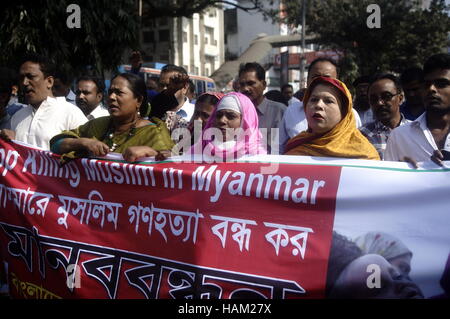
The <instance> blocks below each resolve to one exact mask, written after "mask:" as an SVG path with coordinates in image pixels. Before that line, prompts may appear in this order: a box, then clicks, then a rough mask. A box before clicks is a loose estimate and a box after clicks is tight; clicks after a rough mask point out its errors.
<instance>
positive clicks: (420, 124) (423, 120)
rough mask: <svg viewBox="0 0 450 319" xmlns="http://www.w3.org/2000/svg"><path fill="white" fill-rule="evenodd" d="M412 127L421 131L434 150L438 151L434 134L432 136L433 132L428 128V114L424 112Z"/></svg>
mask: <svg viewBox="0 0 450 319" xmlns="http://www.w3.org/2000/svg"><path fill="white" fill-rule="evenodd" d="M411 125H413V126H414V127H416V128H417V129H419V130H421V131H422V132H423V134H424V135H425V137H426V139H427V141H428V143H430V145H431V146H432V147H433V149H435V150H437V149H438V147H437V145H436V142H435V140H434V137H433V134H431V131H430V130H429V129H428V126H427V112H423V114H422V115H420V116H419V117H418V118H417V119H416V120H415V121H413V122H412V124H411ZM449 136H450V134H449ZM449 136H447V139H448V138H449Z"/></svg>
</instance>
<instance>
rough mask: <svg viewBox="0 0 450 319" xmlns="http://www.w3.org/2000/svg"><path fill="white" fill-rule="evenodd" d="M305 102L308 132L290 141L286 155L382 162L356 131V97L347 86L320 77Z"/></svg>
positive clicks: (310, 88)
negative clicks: (354, 99)
mask: <svg viewBox="0 0 450 319" xmlns="http://www.w3.org/2000/svg"><path fill="white" fill-rule="evenodd" d="M303 103H304V105H305V114H306V119H307V120H308V130H307V131H304V132H301V133H300V134H298V135H297V136H295V137H293V138H291V139H290V140H289V141H288V143H287V145H286V152H285V155H307V156H323V157H344V158H356V159H369V160H380V157H379V155H378V152H377V151H376V149H375V148H374V147H373V146H372V144H371V143H370V142H369V141H368V140H367V139H366V138H365V137H364V136H363V135H362V134H361V133H360V131H359V130H358V129H357V128H356V125H355V119H354V115H353V112H351V110H352V96H351V94H350V92H349V91H348V89H347V87H346V86H345V84H344V83H342V82H341V81H339V80H336V79H332V78H328V77H317V78H316V79H314V80H313V81H312V82H311V84H310V85H309V87H308V89H307V91H306V93H305V97H304V99H303Z"/></svg>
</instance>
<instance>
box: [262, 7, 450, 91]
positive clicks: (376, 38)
mask: <svg viewBox="0 0 450 319" xmlns="http://www.w3.org/2000/svg"><path fill="white" fill-rule="evenodd" d="M307 3H308V4H307V15H306V26H307V28H306V32H307V33H314V34H316V35H317V43H318V44H320V45H321V46H322V47H323V48H327V49H335V50H338V51H340V52H342V53H343V54H344V59H343V60H342V63H341V64H342V65H341V74H342V76H343V80H346V81H347V82H349V81H352V80H353V79H354V78H355V76H356V75H357V74H371V73H374V72H377V71H392V72H401V71H402V70H404V69H405V68H407V67H410V66H414V65H419V66H420V65H422V64H423V62H424V61H425V60H426V58H427V57H429V56H430V55H432V54H435V53H438V52H441V51H443V50H445V48H446V47H447V45H448V32H449V30H450V17H449V16H448V14H447V12H446V9H447V10H448V8H446V5H445V1H444V0H433V1H431V5H430V7H429V9H428V10H423V9H422V8H421V6H420V5H419V2H418V1H411V0H396V1H391V0H308V1H307ZM285 4H286V9H285V13H286V17H285V18H284V19H280V18H278V17H277V16H278V13H279V12H275V11H272V12H267V13H268V14H269V15H271V16H272V17H273V18H275V19H276V20H278V21H280V20H283V22H286V23H288V24H293V25H298V24H300V23H301V18H300V17H301V10H302V8H301V4H302V1H299V0H285ZM369 4H378V5H379V7H380V12H381V28H373V29H370V28H368V26H367V18H368V17H369V16H370V14H371V13H372V12H367V7H368V5H369ZM350 83H351V82H350Z"/></svg>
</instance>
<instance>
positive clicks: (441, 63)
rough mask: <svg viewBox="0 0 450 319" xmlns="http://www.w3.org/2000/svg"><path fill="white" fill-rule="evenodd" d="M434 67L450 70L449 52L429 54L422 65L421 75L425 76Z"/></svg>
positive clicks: (434, 68)
mask: <svg viewBox="0 0 450 319" xmlns="http://www.w3.org/2000/svg"><path fill="white" fill-rule="evenodd" d="M436 69H444V70H450V54H448V53H439V54H435V55H432V56H430V57H429V58H428V59H427V61H426V62H425V64H424V65H423V75H424V76H425V75H426V74H428V73H431V72H433V71H434V70H436Z"/></svg>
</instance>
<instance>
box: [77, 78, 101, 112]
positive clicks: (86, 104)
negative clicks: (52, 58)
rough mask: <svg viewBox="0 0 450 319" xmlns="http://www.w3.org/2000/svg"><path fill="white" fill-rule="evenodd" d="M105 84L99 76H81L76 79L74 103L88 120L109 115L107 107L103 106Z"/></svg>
mask: <svg viewBox="0 0 450 319" xmlns="http://www.w3.org/2000/svg"><path fill="white" fill-rule="evenodd" d="M104 90H105V85H104V84H103V81H102V80H101V79H99V78H96V77H93V76H83V77H81V78H79V79H78V81H77V90H76V91H75V94H76V103H77V106H78V107H79V108H80V110H82V111H83V113H84V115H86V117H87V118H88V120H93V119H96V118H98V117H102V116H109V112H108V109H107V108H106V107H105V106H103V103H102V100H103V91H104Z"/></svg>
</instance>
